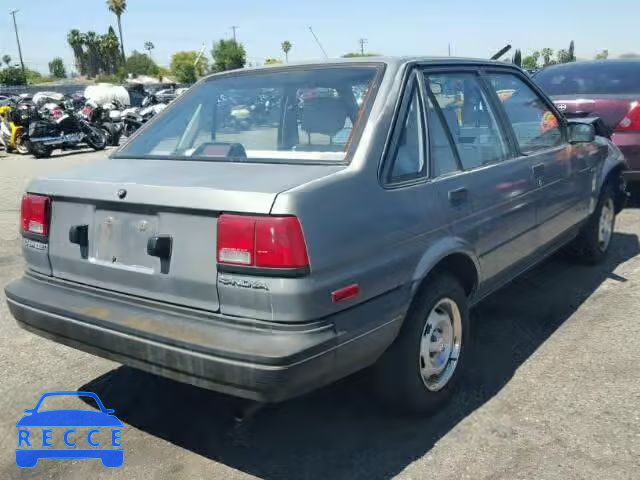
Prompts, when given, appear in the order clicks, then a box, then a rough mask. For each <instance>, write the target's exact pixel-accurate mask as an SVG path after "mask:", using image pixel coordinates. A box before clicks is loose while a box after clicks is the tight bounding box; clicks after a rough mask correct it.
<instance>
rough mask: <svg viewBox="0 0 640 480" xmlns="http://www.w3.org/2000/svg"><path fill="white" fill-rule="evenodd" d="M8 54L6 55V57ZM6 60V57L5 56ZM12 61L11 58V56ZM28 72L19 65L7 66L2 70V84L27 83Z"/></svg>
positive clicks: (0, 76)
mask: <svg viewBox="0 0 640 480" xmlns="http://www.w3.org/2000/svg"><path fill="white" fill-rule="evenodd" d="M6 56H7V55H5V57H6ZM3 61H4V57H3ZM9 61H11V58H9ZM26 84H27V74H26V73H25V72H23V71H22V68H19V67H7V68H5V69H2V70H0V85H26Z"/></svg>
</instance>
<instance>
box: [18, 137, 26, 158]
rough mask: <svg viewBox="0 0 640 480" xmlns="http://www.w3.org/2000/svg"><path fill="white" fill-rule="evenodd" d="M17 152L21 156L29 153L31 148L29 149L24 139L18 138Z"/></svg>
mask: <svg viewBox="0 0 640 480" xmlns="http://www.w3.org/2000/svg"><path fill="white" fill-rule="evenodd" d="M16 150H17V151H18V153H20V154H23V155H24V154H25V153H29V148H28V147H27V145H26V143H25V142H24V140H23V139H22V137H20V138H18V139H17V140H16Z"/></svg>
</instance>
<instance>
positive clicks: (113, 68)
mask: <svg viewBox="0 0 640 480" xmlns="http://www.w3.org/2000/svg"><path fill="white" fill-rule="evenodd" d="M99 50H100V65H101V70H102V71H103V72H104V73H105V74H107V75H113V74H115V73H116V72H117V71H118V68H119V67H120V66H121V64H122V59H121V57H120V42H119V41H118V36H117V35H116V32H115V31H114V30H113V27H111V26H110V27H109V29H108V30H107V34H106V35H102V36H100V39H99Z"/></svg>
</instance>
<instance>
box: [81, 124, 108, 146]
mask: <svg viewBox="0 0 640 480" xmlns="http://www.w3.org/2000/svg"><path fill="white" fill-rule="evenodd" d="M85 141H86V142H87V145H89V146H90V147H91V148H93V149H94V150H104V149H105V148H106V146H107V143H108V141H107V135H106V134H105V133H104V132H103V131H102V130H100V129H99V128H95V127H91V128H90V129H89V130H88V131H87V133H86V137H85Z"/></svg>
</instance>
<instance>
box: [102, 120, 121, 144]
mask: <svg viewBox="0 0 640 480" xmlns="http://www.w3.org/2000/svg"><path fill="white" fill-rule="evenodd" d="M101 129H102V132H103V133H104V134H105V135H106V137H107V145H110V146H118V144H119V143H120V132H119V131H118V129H117V128H116V127H115V125H113V124H112V123H104V124H102V127H101Z"/></svg>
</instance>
